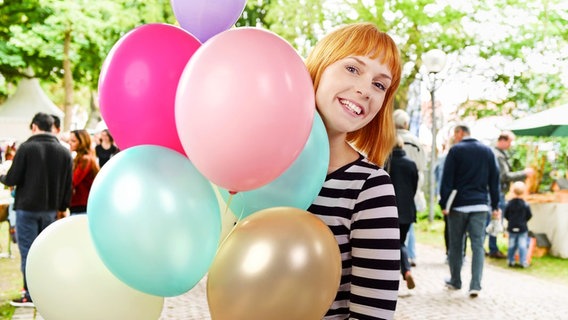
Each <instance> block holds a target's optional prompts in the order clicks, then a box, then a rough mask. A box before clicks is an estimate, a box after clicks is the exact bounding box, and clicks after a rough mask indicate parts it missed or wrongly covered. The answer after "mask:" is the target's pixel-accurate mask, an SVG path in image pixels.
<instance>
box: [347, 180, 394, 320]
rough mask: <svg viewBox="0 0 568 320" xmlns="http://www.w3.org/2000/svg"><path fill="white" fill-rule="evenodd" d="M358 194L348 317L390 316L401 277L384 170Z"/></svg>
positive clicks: (391, 192)
mask: <svg viewBox="0 0 568 320" xmlns="http://www.w3.org/2000/svg"><path fill="white" fill-rule="evenodd" d="M378 172H379V174H377V175H376V176H371V177H370V178H369V179H368V180H367V181H366V182H365V185H364V187H363V189H362V191H361V193H360V194H359V197H358V199H357V202H356V204H355V210H354V211H355V213H354V215H353V222H352V225H351V234H350V237H351V246H352V248H351V255H352V260H351V261H352V269H351V296H350V305H349V309H350V310H349V311H350V314H351V316H350V318H354V319H393V318H394V313H395V309H396V302H397V298H398V286H399V279H400V231H399V225H398V211H397V208H396V198H395V193H394V187H393V185H392V183H391V181H390V178H389V176H388V175H387V174H386V172H384V171H383V170H380V171H378Z"/></svg>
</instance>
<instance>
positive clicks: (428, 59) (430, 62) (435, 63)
mask: <svg viewBox="0 0 568 320" xmlns="http://www.w3.org/2000/svg"><path fill="white" fill-rule="evenodd" d="M422 63H423V64H424V66H425V67H426V71H427V72H428V79H429V80H430V81H429V82H430V84H429V85H430V86H429V88H428V89H429V90H430V99H431V102H432V149H431V150H430V167H429V170H428V173H429V178H430V179H429V180H430V183H429V191H430V207H429V208H428V209H429V211H428V221H430V222H432V221H433V220H434V206H435V204H436V201H435V200H436V177H435V176H434V166H435V164H436V160H437V154H436V153H437V148H436V135H437V131H438V130H437V128H436V121H437V119H436V108H435V106H436V104H435V103H436V101H435V99H434V92H435V91H436V89H437V88H436V74H437V73H438V72H440V71H442V69H443V68H444V66H445V65H446V53H445V52H444V51H442V50H440V49H432V50H430V51H428V52H426V53H425V54H424V55H423V56H422Z"/></svg>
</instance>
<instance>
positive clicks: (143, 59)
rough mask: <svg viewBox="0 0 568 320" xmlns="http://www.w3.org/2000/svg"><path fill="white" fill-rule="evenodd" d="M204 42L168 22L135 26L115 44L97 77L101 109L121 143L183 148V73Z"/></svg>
mask: <svg viewBox="0 0 568 320" xmlns="http://www.w3.org/2000/svg"><path fill="white" fill-rule="evenodd" d="M200 46H201V43H200V42H199V40H197V39H196V38H195V37H194V36H192V35H191V34H190V33H189V32H187V31H185V30H183V29H181V28H179V27H176V26H173V25H168V24H158V23H155V24H146V25H143V26H140V27H138V28H136V29H133V30H131V31H130V32H128V33H127V34H126V35H124V36H123V37H122V38H121V39H120V40H119V41H118V42H117V43H116V44H115V45H114V47H113V48H112V50H111V51H110V53H109V54H108V56H107V57H106V59H105V63H104V64H103V67H102V70H101V75H100V79H99V95H100V109H101V114H102V116H103V119H104V121H105V123H106V124H107V126H108V128H109V130H110V132H111V133H112V135H113V137H114V139H115V141H116V143H117V145H118V146H119V147H120V148H121V149H126V148H129V147H133V146H137V145H144V144H151V145H158V146H163V147H166V148H170V149H173V150H175V151H178V152H180V153H182V154H185V152H184V150H183V147H182V145H181V142H180V140H179V137H178V134H177V130H176V126H175V95H176V90H177V85H178V82H179V79H180V76H181V74H182V72H183V70H184V68H185V66H186V64H187V62H188V61H189V58H191V56H192V55H193V53H194V52H195V51H196V50H197V49H198V48H199V47H200Z"/></svg>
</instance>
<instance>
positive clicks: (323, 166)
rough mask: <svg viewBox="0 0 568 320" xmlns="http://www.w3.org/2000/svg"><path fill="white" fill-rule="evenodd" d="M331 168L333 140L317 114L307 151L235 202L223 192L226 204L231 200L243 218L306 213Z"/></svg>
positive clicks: (305, 149)
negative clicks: (275, 211)
mask: <svg viewBox="0 0 568 320" xmlns="http://www.w3.org/2000/svg"><path fill="white" fill-rule="evenodd" d="M274 143H278V142H277V141H275V142H274ZM328 166H329V139H328V136H327V132H326V130H325V126H324V124H323V121H322V119H321V117H320V116H319V114H318V113H317V112H316V113H315V116H314V122H313V125H312V130H311V132H310V136H309V137H308V140H307V142H306V145H305V146H304V149H303V150H302V152H301V153H300V155H299V156H298V158H297V159H296V160H295V161H294V162H293V163H292V165H290V167H288V169H286V171H284V173H282V174H281V175H280V176H279V177H278V178H276V179H275V180H273V181H272V182H270V183H268V184H266V185H264V186H262V187H260V188H258V189H254V190H251V191H246V192H239V193H237V194H236V195H234V196H233V197H232V198H231V195H230V193H229V192H228V191H227V190H225V189H221V188H219V190H220V193H221V196H222V197H223V199H224V200H225V202H226V203H229V200H230V208H231V210H232V211H233V213H234V214H235V216H237V217H239V218H244V217H246V216H249V215H251V214H252V213H254V212H257V211H260V210H263V209H268V208H272V207H294V208H298V209H302V210H306V209H308V207H309V206H310V205H311V204H312V202H313V201H314V199H315V198H316V197H317V195H318V194H319V192H320V190H321V187H322V186H323V183H324V182H325V178H326V176H327V169H328Z"/></svg>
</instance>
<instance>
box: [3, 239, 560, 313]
mask: <svg viewBox="0 0 568 320" xmlns="http://www.w3.org/2000/svg"><path fill="white" fill-rule="evenodd" d="M417 252H418V266H417V267H416V268H413V270H412V273H413V276H414V279H415V282H416V288H415V289H413V290H408V289H406V287H405V283H404V282H401V289H400V291H399V292H400V293H399V300H398V306H397V311H396V314H395V320H407V319H440V320H444V319H460V320H468V319H476V320H477V319H484V320H486V319H487V320H493V319H495V320H497V319H507V320H510V319H523V320H527V319H528V320H531V319H535V320H536V319H538V320H540V319H546V320H552V319H568V303H567V302H568V285H566V284H558V283H555V282H553V281H550V280H542V279H538V278H535V277H533V276H529V275H527V274H523V271H522V270H520V269H514V270H513V269H503V268H498V267H494V266H491V265H488V264H486V265H485V268H484V276H483V282H482V286H483V290H482V291H481V293H480V295H479V297H478V298H475V299H472V298H470V297H469V296H468V294H467V288H468V285H469V279H470V266H469V264H467V263H466V265H464V269H463V271H462V281H463V283H464V287H463V288H462V290H459V291H449V290H447V289H445V288H444V285H443V283H444V278H446V277H448V276H449V270H448V266H447V265H446V264H445V263H444V259H445V256H444V253H443V251H442V250H440V249H437V248H433V247H429V246H424V245H420V244H417ZM468 259H469V257H468ZM259 303H262V301H259ZM21 309H26V308H19V309H18V311H19V310H21ZM27 309H28V311H26V312H28V314H29V316H28V317H22V315H15V317H14V318H13V319H19V320H29V319H34V318H33V310H34V309H31V308H27ZM35 319H36V320H38V319H40V320H41V319H43V318H41V316H40V315H37V316H36V317H35ZM170 319H175V320H186V319H187V320H200V319H211V317H210V315H209V310H208V307H207V300H206V283H205V280H202V281H201V282H199V284H198V285H197V286H195V287H194V288H193V289H192V290H190V291H189V292H187V293H186V294H183V295H180V296H177V297H172V298H166V299H165V303H164V309H163V311H162V315H161V317H160V320H170Z"/></svg>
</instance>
